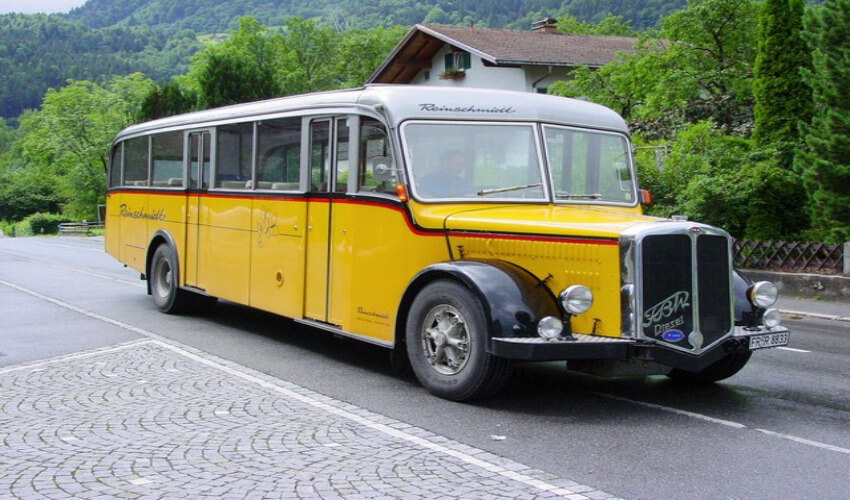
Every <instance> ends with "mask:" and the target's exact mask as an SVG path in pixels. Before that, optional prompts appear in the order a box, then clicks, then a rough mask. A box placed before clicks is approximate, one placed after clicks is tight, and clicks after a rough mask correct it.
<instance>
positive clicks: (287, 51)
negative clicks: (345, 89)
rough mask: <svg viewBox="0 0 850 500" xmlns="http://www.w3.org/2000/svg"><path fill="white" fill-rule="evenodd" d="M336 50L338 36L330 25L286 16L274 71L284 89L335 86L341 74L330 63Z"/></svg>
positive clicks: (296, 90)
mask: <svg viewBox="0 0 850 500" xmlns="http://www.w3.org/2000/svg"><path fill="white" fill-rule="evenodd" d="M336 52H337V36H336V34H335V33H334V31H333V30H332V29H331V28H330V27H327V26H321V25H318V24H316V23H315V22H314V21H312V20H309V19H302V18H300V17H291V18H289V19H287V20H286V35H285V37H284V40H283V47H282V50H281V53H280V58H279V60H278V71H277V75H276V76H277V78H278V79H279V80H280V81H281V83H282V88H283V90H284V93H285V94H303V93H306V92H314V91H317V90H330V89H335V88H338V87H339V85H340V78H339V75H337V74H336V72H335V71H334V69H335V68H334V65H333V61H334V54H335V53H336ZM349 62H351V63H353V62H354V61H349Z"/></svg>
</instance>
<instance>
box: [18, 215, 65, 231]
mask: <svg viewBox="0 0 850 500" xmlns="http://www.w3.org/2000/svg"><path fill="white" fill-rule="evenodd" d="M23 222H24V223H26V225H28V226H29V232H30V234H34V235H38V234H56V233H58V232H59V224H61V223H62V222H71V220H70V219H69V218H67V217H65V216H62V215H55V214H34V215H31V216H29V217H27V218H26V219H24V221H23Z"/></svg>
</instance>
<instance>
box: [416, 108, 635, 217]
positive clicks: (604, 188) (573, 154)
mask: <svg viewBox="0 0 850 500" xmlns="http://www.w3.org/2000/svg"><path fill="white" fill-rule="evenodd" d="M403 134H404V144H405V146H406V153H407V160H408V165H409V166H410V170H411V173H412V177H413V189H414V193H415V194H416V196H417V197H418V198H419V199H422V200H427V201H431V200H468V201H471V200H476V201H489V200H502V201H529V202H540V201H548V199H549V195H548V189H547V185H551V186H552V191H553V194H554V198H555V202H557V203H569V202H574V203H575V202H577V203H617V204H629V205H630V204H634V203H635V200H636V197H637V194H636V188H635V180H634V178H633V175H632V169H631V164H630V154H629V144H628V141H627V140H626V138H625V136H623V135H620V134H616V133H607V132H600V131H595V130H586V129H577V128H571V127H562V126H555V125H543V135H544V143H545V158H546V160H547V163H548V167H549V169H548V170H549V172H550V173H551V177H550V178H548V179H547V181H548V182H544V178H545V174H544V173H543V169H542V168H541V166H542V165H541V164H540V156H539V154H538V147H537V144H538V141H537V140H536V139H535V126H534V125H533V124H526V123H514V124H504V123H481V122H412V123H407V124H405V126H404V127H403Z"/></svg>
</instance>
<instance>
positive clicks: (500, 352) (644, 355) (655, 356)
mask: <svg viewBox="0 0 850 500" xmlns="http://www.w3.org/2000/svg"><path fill="white" fill-rule="evenodd" d="M572 337H573V338H572V339H559V340H554V341H551V340H545V339H542V338H536V337H524V338H494V339H493V341H492V344H491V353H492V354H493V355H495V356H499V357H503V358H510V359H516V360H520V361H562V360H571V359H619V360H623V361H627V360H629V359H642V360H646V361H655V362H658V363H660V364H662V365H667V366H671V367H674V368H682V369H685V370H691V371H698V370H702V369H703V368H706V367H708V366H709V365H711V364H713V363H715V362H716V361H718V360H720V359H721V358H723V357H725V356H727V355H729V354H731V353H734V352H745V351H754V350H758V349H764V348H768V347H779V346H783V345H788V339H789V337H790V332H789V331H788V329H786V328H784V327H775V328H766V327H758V328H744V327H740V326H736V327H735V330H734V331H733V333H732V335H730V336H729V337H727V338H726V339H725V340H723V341H722V342H720V343H719V344H717V345H716V346H714V347H712V348H711V349H709V350H706V351H703V352H701V353H700V354H691V353H688V352H684V351H680V350H675V349H671V348H669V347H667V346H665V345H663V344H660V343H656V342H651V341H645V340H633V339H623V338H616V337H601V336H597V335H580V334H574V335H573V336H572Z"/></svg>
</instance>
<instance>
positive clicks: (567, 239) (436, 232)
mask: <svg viewBox="0 0 850 500" xmlns="http://www.w3.org/2000/svg"><path fill="white" fill-rule="evenodd" d="M109 194H153V195H166V196H188V197H190V198H218V199H234V200H236V199H244V200H267V201H286V202H293V201H300V202H311V203H330V202H331V201H333V203H343V204H346V205H362V206H370V207H380V208H386V209H389V210H393V211H395V212H398V213H399V214H401V216H402V219H404V222H405V223H406V224H407V228H408V229H409V230H410V231H411V232H412V233H414V234H416V235H419V236H445V235H446V231H445V230H443V229H425V228H420V227H417V226H416V225H414V224H413V221H412V220H411V217H410V214H409V213H408V211H407V210H406V209H405V208H404V207H403V206H401V205H398V204H396V203H393V202H382V201H374V200H361V199H351V198H333V199H332V198H330V197H310V196H303V195H299V196H285V195H284V196H264V195H262V194H259V195H253V196H246V195H244V194H242V193H234V194H216V193H187V192H185V191H160V190H144V191H143V190H120V191H110V193H109ZM449 233H452V234H453V235H454V236H457V237H464V238H487V239H497V240H519V241H538V242H545V243H574V244H579V245H610V246H617V245H619V244H620V242H619V241H618V240H616V239H600V238H581V237H575V236H540V235H531V234H516V233H485V232H480V233H479V232H465V231H451V230H450V231H449Z"/></svg>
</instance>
